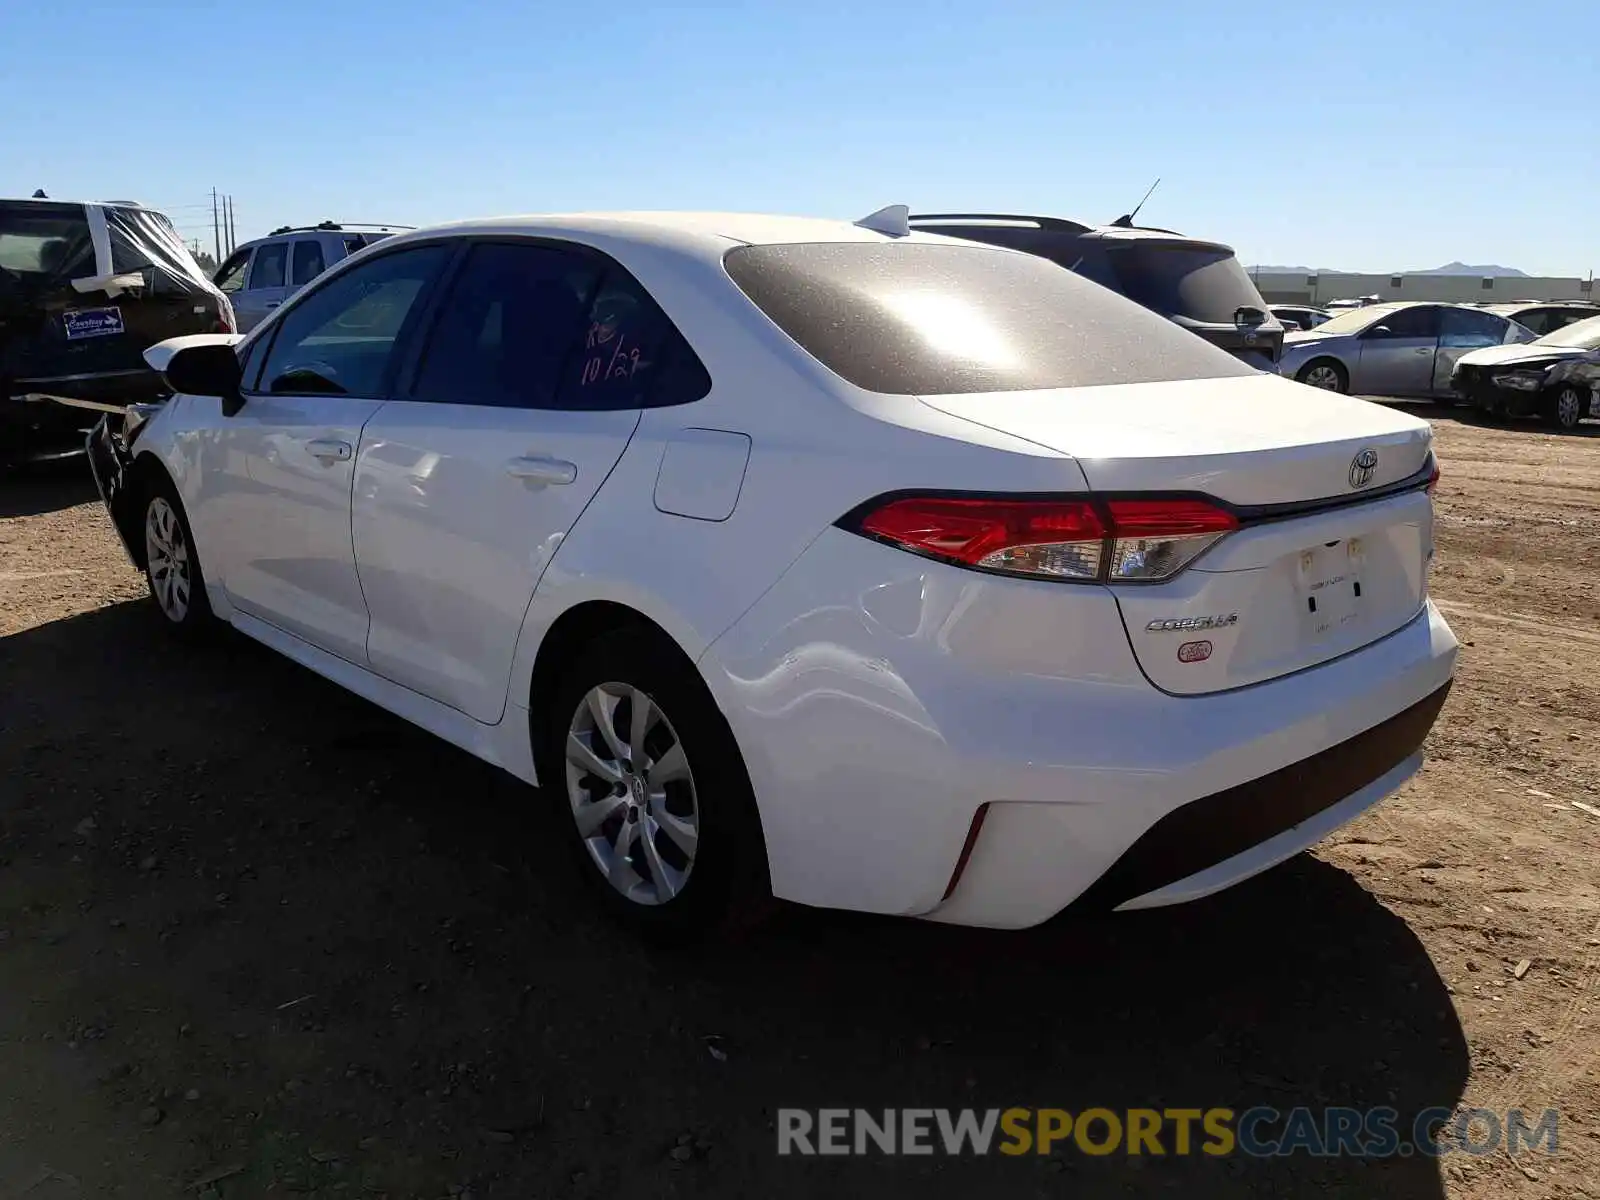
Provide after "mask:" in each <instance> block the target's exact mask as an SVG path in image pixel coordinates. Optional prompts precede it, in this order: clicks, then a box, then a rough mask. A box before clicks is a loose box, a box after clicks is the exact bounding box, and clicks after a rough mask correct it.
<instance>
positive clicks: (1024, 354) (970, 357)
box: [723, 241, 1256, 395]
mask: <svg viewBox="0 0 1600 1200" xmlns="http://www.w3.org/2000/svg"><path fill="white" fill-rule="evenodd" d="M723 263H724V266H725V268H726V270H727V272H728V274H729V275H730V276H731V277H732V279H733V281H734V282H735V283H736V284H738V286H739V288H740V289H741V290H742V291H743V292H744V293H745V295H747V296H749V297H750V299H751V300H752V301H754V302H755V304H756V306H757V307H758V308H760V309H761V311H762V312H764V313H765V314H766V315H767V316H768V317H769V318H771V320H772V321H773V322H774V323H775V324H776V325H777V326H778V327H779V328H780V329H782V330H783V331H784V332H785V333H787V334H788V335H789V336H790V337H791V338H793V339H794V340H795V341H796V342H798V343H799V344H800V346H801V347H803V348H804V349H805V350H806V352H807V353H809V354H810V355H811V356H812V357H813V358H815V359H816V360H817V361H818V362H820V363H822V365H823V366H825V367H827V368H828V369H829V370H830V371H832V372H834V373H835V374H836V375H838V376H840V377H841V378H843V379H845V380H846V381H848V382H849V383H852V384H855V385H856V386H857V387H861V388H865V389H867V390H868V391H873V392H884V393H888V394H892V395H916V394H922V395H939V394H948V393H971V392H1017V391H1033V390H1038V389H1044V388H1064V387H1089V386H1096V385H1100V384H1116V383H1154V382H1158V381H1165V380H1174V379H1218V378H1224V377H1229V376H1247V375H1254V374H1255V373H1256V372H1255V371H1254V370H1252V369H1251V368H1250V367H1247V366H1245V365H1244V364H1243V363H1242V362H1240V361H1239V360H1238V359H1236V358H1234V357H1233V356H1232V355H1231V354H1228V353H1227V352H1226V351H1223V350H1218V349H1217V348H1216V347H1215V346H1212V345H1210V344H1209V343H1207V342H1206V341H1204V340H1203V339H1201V338H1197V337H1195V336H1194V335H1193V334H1192V333H1189V332H1188V331H1187V330H1185V329H1182V328H1180V327H1179V326H1177V325H1174V324H1172V323H1171V322H1170V321H1167V320H1165V319H1163V318H1162V317H1161V316H1158V315H1157V314H1156V313H1153V312H1151V311H1149V310H1148V309H1145V308H1142V307H1140V306H1139V305H1138V304H1136V303H1134V302H1132V301H1131V300H1127V299H1124V298H1123V297H1121V296H1115V295H1111V294H1108V293H1107V292H1106V290H1105V289H1103V288H1100V287H1097V286H1095V285H1094V284H1093V283H1091V282H1089V281H1088V280H1087V279H1084V278H1082V277H1080V276H1078V275H1076V274H1074V273H1073V272H1071V271H1064V270H1062V269H1061V267H1059V266H1057V265H1056V264H1055V263H1053V262H1051V261H1049V260H1048V259H1044V258H1039V257H1036V256H1034V255H1031V254H1021V253H1016V252H1013V251H1007V250H996V249H989V248H986V247H983V246H955V245H945V244H936V243H932V242H906V241H901V242H895V243H887V244H886V243H879V242H811V243H801V244H796V245H768V246H739V247H737V248H735V249H733V250H730V251H728V253H727V254H726V255H725V256H724V258H723Z"/></svg>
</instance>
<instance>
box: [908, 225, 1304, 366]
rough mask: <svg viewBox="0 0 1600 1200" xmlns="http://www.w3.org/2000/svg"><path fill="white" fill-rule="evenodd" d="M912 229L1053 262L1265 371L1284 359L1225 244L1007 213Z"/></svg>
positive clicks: (1272, 324) (1277, 333)
mask: <svg viewBox="0 0 1600 1200" xmlns="http://www.w3.org/2000/svg"><path fill="white" fill-rule="evenodd" d="M1123 220H1126V218H1124V219H1123ZM911 227H912V228H913V229H917V230H921V231H922V232H923V233H939V234H944V235H945V236H947V237H960V238H967V239H969V240H971V241H975V242H988V243H989V244H990V245H994V246H1009V247H1011V248H1012V249H1013V250H1026V251H1027V252H1028V253H1030V254H1037V255H1039V256H1040V257H1041V258H1048V259H1050V260H1051V261H1052V262H1056V263H1060V264H1061V265H1062V266H1063V267H1066V268H1067V269H1068V270H1069V271H1076V272H1077V273H1078V274H1080V275H1084V276H1086V277H1088V278H1089V279H1092V280H1094V281H1095V282H1096V283H1098V284H1101V285H1102V286H1104V287H1108V288H1110V289H1111V290H1112V291H1114V292H1118V293H1120V294H1122V295H1124V296H1126V297H1128V299H1130V300H1132V301H1134V302H1135V303H1138V304H1142V305H1144V307H1146V308H1148V309H1150V310H1152V311H1153V312H1158V313H1160V314H1161V315H1162V316H1164V317H1166V318H1167V319H1168V320H1170V321H1174V322H1176V323H1177V324H1179V325H1182V326H1183V327H1184V328H1185V329H1187V330H1189V331H1191V332H1192V333H1197V334H1199V335H1200V336H1201V337H1203V338H1205V339H1206V340H1207V341H1208V342H1210V343H1211V344H1212V345H1214V346H1219V347H1221V348H1222V349H1224V350H1227V351H1229V352H1230V353H1232V354H1235V355H1237V356H1238V357H1240V358H1242V359H1243V360H1244V361H1246V362H1248V363H1249V364H1250V365H1251V366H1254V367H1259V368H1260V369H1262V370H1265V371H1270V370H1272V369H1273V364H1274V363H1275V362H1277V361H1278V356H1279V354H1280V353H1282V350H1283V325H1282V324H1281V323H1280V322H1279V321H1278V320H1277V318H1276V317H1274V316H1273V315H1272V314H1271V313H1270V312H1269V311H1267V303H1266V301H1265V300H1263V299H1262V298H1261V293H1260V292H1259V291H1257V290H1256V285H1255V284H1254V283H1252V282H1251V280H1250V276H1249V275H1247V274H1245V270H1244V268H1243V267H1242V266H1240V265H1239V260H1238V259H1237V258H1236V257H1235V256H1234V253H1233V249H1232V247H1229V246H1224V245H1222V244H1221V243H1220V242H1205V241H1200V240H1199V239H1196V238H1191V237H1185V236H1183V235H1182V234H1180V233H1174V232H1173V231H1172V230H1170V229H1153V228H1144V227H1141V226H1137V225H1133V224H1132V223H1131V222H1130V223H1127V224H1124V223H1122V220H1119V221H1118V222H1116V223H1114V224H1111V225H1084V224H1082V223H1080V222H1078V221H1069V220H1066V219H1064V218H1062V217H1027V216H1011V215H1007V214H1003V213H923V214H919V215H914V216H912V217H911Z"/></svg>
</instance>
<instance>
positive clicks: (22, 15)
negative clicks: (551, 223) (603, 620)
mask: <svg viewBox="0 0 1600 1200" xmlns="http://www.w3.org/2000/svg"><path fill="white" fill-rule="evenodd" d="M764 7H765V8H768V9H770V11H763V8H764ZM0 47H3V48H4V52H3V56H4V59H5V68H4V73H3V74H4V79H5V92H6V96H5V108H4V112H3V115H0V195H6V194H9V195H28V194H29V193H31V192H32V191H33V189H34V188H35V187H41V186H42V187H44V188H46V189H47V190H48V191H49V192H50V193H51V194H52V195H55V196H63V197H74V198H92V197H119V198H120V197H132V198H137V199H143V200H145V201H146V202H147V203H150V204H154V205H157V206H162V207H166V208H168V209H169V211H171V212H172V215H173V216H174V218H175V219H177V220H178V221H179V222H180V223H181V224H182V225H184V226H185V230H186V232H190V233H195V234H203V236H204V240H205V243H206V245H208V246H209V244H210V241H209V235H210V229H209V221H210V216H209V210H208V209H202V208H200V207H194V206H198V205H201V204H202V203H203V202H204V201H205V199H206V197H207V195H208V193H209V191H210V189H211V188H212V187H217V188H219V189H223V190H226V191H231V192H232V193H233V194H234V196H235V197H236V202H237V211H238V231H239V237H240V240H244V239H245V238H247V237H250V236H254V235H256V234H259V233H261V232H264V231H265V230H266V229H267V228H269V227H271V226H273V225H277V224H280V223H285V222H294V223H302V222H314V221H317V220H320V219H323V218H325V217H333V218H335V219H341V218H342V219H344V220H369V221H385V220H387V221H401V222H406V223H412V224H422V223H427V222H431V221H436V220H447V219H452V218H457V217H470V216H481V215H486V214H500V213H510V212H538V211H552V210H572V209H580V208H587V209H595V208H726V209H744V210H763V211H778V212H793V213H808V214H819V215H831V216H847V217H855V216H860V215H862V214H864V213H866V212H868V211H870V210H871V209H874V208H877V207H879V206H880V205H883V204H888V203H896V202H903V203H907V204H910V205H911V206H912V207H913V208H914V209H926V210H931V209H948V208H967V207H974V208H986V209H996V210H1016V211H1037V212H1050V213H1060V214H1063V215H1071V216H1080V217H1087V218H1093V219H1100V220H1109V219H1110V218H1112V217H1114V216H1116V215H1117V214H1118V213H1120V212H1124V211H1126V210H1127V208H1128V207H1129V206H1130V205H1132V204H1133V203H1134V202H1135V201H1136V200H1137V199H1138V197H1139V195H1140V194H1141V193H1142V192H1143V191H1144V189H1145V188H1146V186H1148V185H1149V183H1150V182H1151V180H1153V179H1154V178H1155V177H1156V176H1158V175H1159V176H1161V177H1162V178H1163V183H1162V185H1161V187H1160V189H1159V190H1158V191H1157V192H1156V194H1155V196H1154V197H1153V198H1152V199H1151V201H1150V203H1149V205H1148V206H1147V207H1146V208H1145V210H1144V213H1143V214H1142V215H1141V219H1142V220H1148V221H1150V222H1152V223H1155V224H1162V225H1170V226H1172V227H1174V228H1178V229H1182V230H1185V231H1187V232H1192V233H1195V234H1200V235H1205V236H1210V237H1216V238H1219V239H1221V240H1225V241H1229V242H1232V243H1233V244H1234V245H1236V246H1237V247H1238V249H1239V252H1240V255H1241V257H1242V258H1243V259H1244V260H1245V261H1246V262H1268V263H1288V264H1300V263H1304V264H1307V265H1311V266H1323V267H1342V268H1345V269H1351V270H1374V271H1386V270H1395V269H1402V268H1423V267H1431V266H1437V265H1439V264H1441V263H1443V262H1446V261H1448V260H1450V259H1462V260H1465V261H1467V262H1474V263H1481V262H1499V263H1503V264H1506V265H1510V266H1516V267H1520V268H1522V269H1523V270H1525V271H1528V272H1530V273H1533V274H1564V275H1565V274H1580V273H1586V272H1588V271H1589V270H1590V269H1591V268H1600V219H1597V216H1596V213H1597V211H1600V68H1597V66H1596V62H1597V60H1596V53H1597V48H1600V0H1524V2H1522V3H1513V2H1507V0H1495V2H1493V3H1490V2H1487V0H1387V2H1382V0H1328V2H1326V3H1321V2H1318V0H1279V2H1276V3H1274V2H1273V0H1264V2H1263V0H1255V2H1254V3H1236V4H1229V3H1225V2H1217V0H1169V2H1165V0H1164V2H1148V3H1139V2H1138V0H1096V2H1094V3H1085V2H1083V0H1055V2H1053V3H1051V2H1047V0H1040V2H1038V3H1006V2H1004V0H997V2H992V3H979V4H972V3H966V4H961V5H955V4H945V3H940V2H937V0H925V2H923V3H918V4H906V3H902V2H900V0H879V2H876V3H874V2H873V0H855V2H854V3H840V2H837V0H802V2H791V3H786V4H782V5H768V6H762V5H760V4H759V3H753V4H749V5H744V4H688V5H686V4H674V3H672V2H671V0H665V2H661V3H649V2H645V0H611V2H610V3H606V2H604V0H589V2H587V3H563V4H557V5H551V4H544V3H538V2H528V3H521V4H517V3H511V2H509V0H454V2H450V3H440V2H438V0H385V2H384V3H376V2H373V0H320V2H318V3H312V2H310V0H275V2H274V3H272V4H253V3H235V4H215V5H214V4H199V3H175V2H172V0H144V2H143V3H137V2H135V0H117V2H116V3H105V2H104V0H79V2H77V3H73V4H68V5H60V4H46V3H42V2H38V0H3V2H0Z"/></svg>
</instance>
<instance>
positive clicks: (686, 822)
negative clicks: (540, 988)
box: [565, 683, 700, 905]
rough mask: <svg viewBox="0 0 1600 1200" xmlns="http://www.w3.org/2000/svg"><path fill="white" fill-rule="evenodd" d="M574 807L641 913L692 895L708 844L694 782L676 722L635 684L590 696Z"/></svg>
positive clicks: (571, 786)
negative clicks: (698, 860) (693, 875)
mask: <svg viewBox="0 0 1600 1200" xmlns="http://www.w3.org/2000/svg"><path fill="white" fill-rule="evenodd" d="M565 756H566V775H567V801H568V803H569V804H570V805H571V808H572V817H573V822H574V824H575V825H576V826H577V829H578V836H579V837H581V838H582V839H583V843H584V847H585V849H587V850H588V852H589V857H590V859H591V860H592V861H593V863H594V865H595V868H596V869H597V870H598V871H599V872H600V873H601V875H603V876H604V877H605V879H606V882H608V883H609V884H610V885H611V886H612V887H613V888H615V889H616V890H617V891H618V892H620V893H621V894H622V895H623V896H625V897H626V898H627V899H629V900H631V901H633V902H634V903H636V904H642V905H660V904H665V903H667V902H668V901H669V900H671V899H672V898H673V897H674V896H676V895H678V894H679V893H680V892H681V891H683V889H684V886H685V885H686V884H687V883H688V881H689V875H690V872H691V871H693V869H694V860H695V851H696V848H697V847H698V845H699V840H700V806H699V803H698V796H697V795H696V792H695V784H694V774H693V772H692V771H691V770H690V769H689V760H688V758H687V756H686V755H685V753H684V748H683V742H682V741H681V740H680V739H679V737H678V734H677V731H676V730H675V729H674V728H673V727H672V722H671V721H669V720H668V719H667V715H666V713H665V712H663V711H662V709H661V706H660V705H658V704H657V703H656V702H655V701H654V700H653V699H652V698H651V697H650V696H648V695H647V694H646V693H645V692H643V691H641V690H640V689H639V688H636V687H634V686H633V685H631V684H626V683H602V684H600V685H598V686H596V687H593V688H590V689H589V691H588V693H587V694H586V695H585V696H584V698H583V700H582V702H581V703H580V704H579V705H578V707H577V711H576V712H574V713H573V715H572V721H571V722H570V724H569V725H568V729H567V741H566V751H565Z"/></svg>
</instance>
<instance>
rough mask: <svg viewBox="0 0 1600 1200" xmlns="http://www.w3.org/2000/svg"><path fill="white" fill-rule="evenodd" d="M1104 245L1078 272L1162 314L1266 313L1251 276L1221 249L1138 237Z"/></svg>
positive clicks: (1223, 320)
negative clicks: (1250, 310)
mask: <svg viewBox="0 0 1600 1200" xmlns="http://www.w3.org/2000/svg"><path fill="white" fill-rule="evenodd" d="M1103 246H1104V249H1103V251H1102V252H1101V253H1100V254H1096V253H1095V252H1094V251H1093V250H1088V251H1086V253H1085V255H1084V259H1083V262H1082V265H1081V266H1079V267H1078V270H1079V271H1081V272H1082V273H1083V274H1085V275H1087V276H1089V278H1091V279H1094V280H1096V281H1097V282H1100V283H1104V284H1105V285H1106V286H1107V287H1109V288H1113V289H1115V290H1116V291H1119V292H1121V293H1122V294H1123V295H1124V296H1127V297H1128V298H1129V299H1130V300H1137V301H1138V302H1139V303H1140V304H1142V305H1144V306H1145V307H1146V308H1151V309H1154V310H1155V311H1156V312H1158V313H1165V314H1166V315H1168V316H1173V317H1179V318H1186V319H1188V320H1191V321H1203V322H1205V323H1206V324H1228V325H1232V324H1233V323H1234V313H1236V312H1237V311H1238V310H1239V309H1241V308H1254V309H1258V310H1260V311H1261V312H1265V311H1266V307H1267V306H1266V303H1265V301H1263V300H1262V299H1261V293H1260V292H1259V291H1258V290H1257V289H1256V285H1255V284H1254V283H1252V282H1251V281H1250V276H1249V275H1247V274H1246V273H1245V269H1244V268H1243V267H1242V266H1240V265H1239V260H1238V259H1237V258H1235V257H1234V256H1233V254H1232V252H1230V251H1228V250H1226V249H1223V248H1222V247H1219V246H1193V245H1174V244H1171V243H1164V242H1136V241H1130V242H1117V241H1107V242H1104V243H1103Z"/></svg>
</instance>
